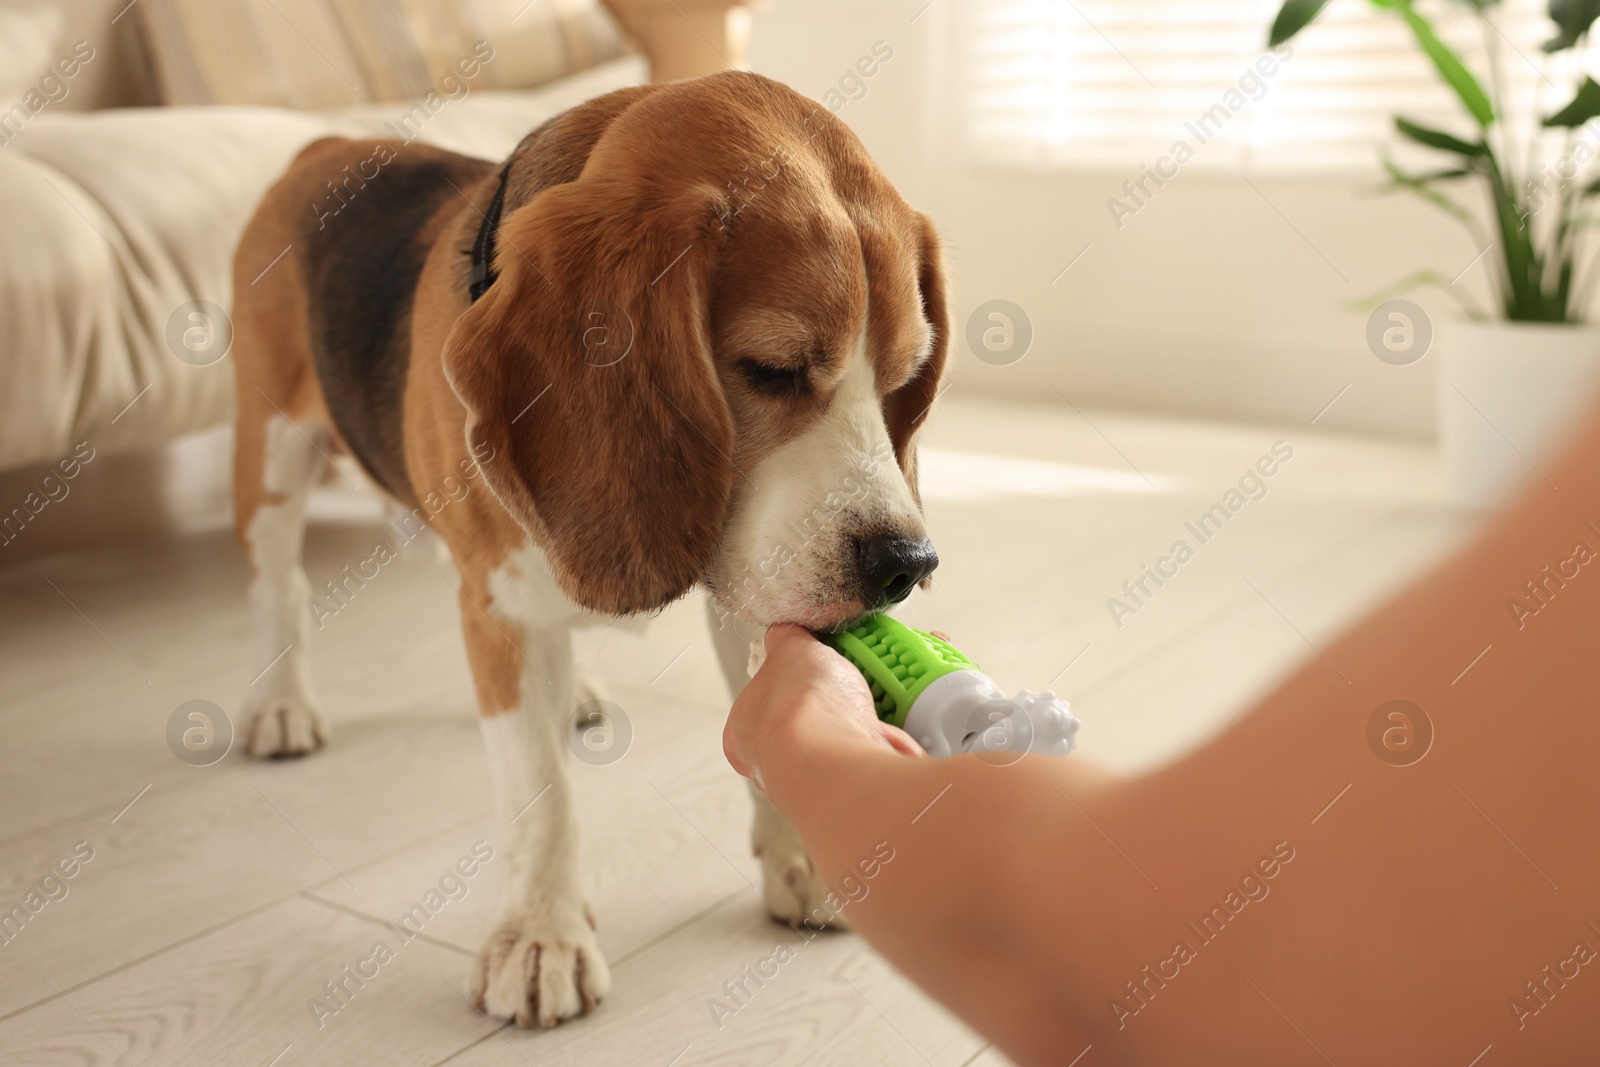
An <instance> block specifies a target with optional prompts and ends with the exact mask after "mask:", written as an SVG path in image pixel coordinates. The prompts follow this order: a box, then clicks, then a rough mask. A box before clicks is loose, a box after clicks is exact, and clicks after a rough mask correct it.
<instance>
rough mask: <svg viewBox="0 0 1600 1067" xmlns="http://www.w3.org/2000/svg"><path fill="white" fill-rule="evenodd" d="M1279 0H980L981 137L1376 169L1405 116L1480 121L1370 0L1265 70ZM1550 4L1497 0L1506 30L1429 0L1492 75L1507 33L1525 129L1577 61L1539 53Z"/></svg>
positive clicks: (1031, 162)
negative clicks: (1182, 148)
mask: <svg viewBox="0 0 1600 1067" xmlns="http://www.w3.org/2000/svg"><path fill="white" fill-rule="evenodd" d="M1278 6H1279V0H977V2H975V3H973V4H972V5H971V7H970V8H969V12H970V17H971V18H972V19H974V21H975V24H974V25H973V27H972V28H973V30H974V32H973V33H972V34H971V35H970V40H971V42H972V43H971V45H970V47H971V48H972V49H974V52H975V54H974V55H973V57H972V62H971V65H970V70H971V76H972V85H971V96H970V111H969V121H968V133H969V139H970V141H971V143H972V145H973V147H974V148H975V149H976V151H977V153H978V155H979V157H980V158H981V159H983V160H986V161H991V162H995V163H999V164H1004V165H1020V166H1029V167H1047V168H1049V167H1088V168H1093V167H1113V168H1118V169H1125V168H1128V167H1136V166H1138V165H1139V164H1141V163H1150V162H1152V161H1154V160H1156V159H1158V158H1159V157H1162V156H1165V155H1167V154H1168V153H1170V152H1172V150H1173V148H1174V145H1175V144H1176V142H1178V141H1179V140H1184V141H1186V142H1188V144H1189V145H1190V147H1191V148H1192V149H1193V150H1194V155H1193V160H1194V162H1193V164H1192V165H1193V166H1196V167H1206V168H1212V169H1223V170H1228V169H1240V168H1244V167H1249V168H1251V169H1274V170H1289V171H1320V170H1328V169H1342V170H1364V171H1373V170H1375V169H1376V167H1377V161H1378V157H1379V147H1380V146H1381V145H1384V144H1393V143H1394V140H1395V135H1394V133H1393V118H1392V117H1393V116H1394V115H1395V114H1401V115H1404V116H1406V117H1408V118H1411V119H1413V120H1415V121H1418V122H1422V123H1424V124H1425V125H1432V126H1437V127H1439V128H1441V129H1446V130H1451V131H1453V132H1456V133H1458V134H1462V135H1470V133H1471V128H1472V127H1471V120H1470V119H1469V118H1468V117H1467V116H1466V114H1465V112H1464V111H1463V110H1462V109H1461V107H1460V105H1459V104H1458V103H1457V102H1456V100H1455V98H1454V97H1453V96H1452V95H1451V93H1450V91H1449V90H1448V89H1447V88H1446V87H1445V86H1444V85H1443V84H1442V83H1441V82H1440V81H1439V78H1438V76H1437V74H1436V73H1435V72H1434V70H1433V68H1432V66H1431V65H1430V64H1429V62H1428V61H1427V59H1426V58H1425V57H1424V56H1423V55H1422V53H1421V52H1420V51H1419V50H1418V48H1417V46H1416V43H1415V41H1414V40H1413V38H1412V37H1411V33H1410V31H1409V30H1408V29H1407V28H1406V26H1405V25H1404V23H1402V22H1401V21H1400V19H1399V18H1398V17H1396V16H1395V15H1394V14H1393V13H1392V12H1384V11H1378V10H1376V9H1374V8H1373V7H1372V5H1371V4H1370V3H1368V2H1367V0H1333V2H1332V3H1331V4H1329V5H1328V7H1327V9H1325V10H1324V11H1323V12H1322V14H1321V16H1319V17H1318V19H1317V21H1316V22H1314V23H1313V24H1312V25H1311V26H1309V27H1307V28H1306V29H1305V30H1304V31H1302V32H1301V34H1300V35H1299V36H1298V37H1297V38H1296V39H1295V40H1294V41H1293V42H1292V43H1291V48H1292V52H1291V55H1290V57H1289V58H1288V59H1287V60H1284V61H1282V62H1281V63H1280V62H1277V61H1276V60H1268V61H1266V62H1263V63H1261V65H1260V66H1259V67H1258V66H1257V63H1258V61H1259V60H1260V59H1261V57H1262V56H1263V55H1265V54H1266V53H1265V49H1266V40H1267V30H1268V27H1269V26H1270V25H1271V23H1272V19H1273V17H1274V16H1275V15H1276V14H1277V10H1278ZM1545 6H1546V0H1502V2H1501V3H1500V4H1498V5H1496V7H1495V8H1494V14H1493V18H1494V21H1495V27H1494V28H1486V27H1484V26H1483V25H1482V24H1481V23H1480V21H1479V19H1478V17H1477V16H1476V15H1475V14H1473V12H1472V10H1471V8H1470V7H1469V5H1467V4H1465V3H1460V2H1451V3H1443V2H1435V3H1432V4H1430V3H1428V0H1421V2H1420V3H1419V7H1418V9H1419V10H1421V11H1423V12H1425V13H1426V14H1428V15H1429V17H1430V18H1432V19H1433V21H1434V24H1435V26H1436V27H1437V28H1438V30H1439V34H1440V36H1441V37H1442V38H1443V39H1444V40H1445V41H1447V42H1448V43H1449V44H1450V45H1451V46H1452V47H1453V48H1455V49H1456V50H1457V52H1458V54H1460V55H1461V56H1462V57H1463V59H1464V60H1465V62H1466V63H1467V65H1468V66H1469V67H1470V68H1471V69H1472V70H1473V72H1474V73H1476V74H1477V75H1478V76H1479V78H1480V80H1483V81H1485V82H1487V70H1488V64H1489V61H1490V60H1489V48H1488V45H1489V44H1493V45H1494V46H1495V47H1496V49H1497V50H1498V52H1499V63H1500V65H1501V69H1502V71H1503V73H1504V75H1505V77H1504V84H1505V86H1506V87H1507V93H1506V95H1507V99H1506V100H1505V101H1504V106H1503V107H1501V108H1500V110H1501V113H1502V114H1504V115H1509V116H1511V117H1512V118H1513V120H1514V122H1513V124H1512V131H1513V132H1514V133H1515V134H1516V135H1518V136H1519V137H1525V136H1526V134H1527V129H1528V126H1527V125H1526V123H1525V122H1524V121H1523V120H1522V116H1525V115H1527V116H1531V115H1534V114H1536V113H1543V114H1548V113H1550V112H1553V111H1555V110H1556V109H1557V108H1559V107H1561V106H1563V105H1564V104H1566V102H1567V101H1568V100H1569V99H1570V98H1571V95H1572V89H1573V85H1574V82H1573V80H1572V78H1573V72H1574V71H1575V70H1576V67H1575V60H1576V57H1575V56H1573V55H1571V54H1570V53H1569V54H1566V55H1561V56H1557V57H1554V58H1551V57H1547V56H1545V55H1544V53H1542V52H1541V51H1540V50H1539V45H1540V43H1541V42H1543V41H1544V40H1546V39H1547V38H1549V37H1550V36H1552V34H1553V29H1552V26H1551V23H1550V22H1549V19H1548V17H1547V16H1546V15H1545ZM1263 71H1271V73H1263ZM1485 89H1486V90H1487V89H1488V86H1487V84H1486V85H1485ZM1219 106H1220V107H1221V110H1218V108H1219ZM1208 114H1209V116H1210V119H1209V121H1204V119H1203V117H1204V116H1207V115H1208ZM1396 154H1397V155H1398V156H1399V158H1401V159H1402V160H1403V161H1408V162H1411V161H1416V160H1420V159H1424V158H1426V157H1425V156H1419V155H1415V154H1414V153H1412V152H1411V150H1410V149H1402V150H1400V151H1399V152H1397V153H1396ZM1438 162H1439V158H1438V157H1437V156H1433V157H1432V158H1431V159H1430V160H1429V163H1431V164H1437V163H1438Z"/></svg>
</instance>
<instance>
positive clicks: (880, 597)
mask: <svg viewBox="0 0 1600 1067" xmlns="http://www.w3.org/2000/svg"><path fill="white" fill-rule="evenodd" d="M856 562H857V564H858V565H859V567H860V570H861V598H862V599H863V600H865V601H866V602H867V607H869V608H874V609H876V608H886V607H888V606H889V605H890V604H898V603H900V601H902V600H904V599H905V598H906V597H908V596H910V595H911V590H912V589H913V588H915V587H916V584H917V583H918V582H920V581H922V579H924V578H926V577H927V576H928V575H930V574H932V573H933V569H934V568H935V567H937V566H938V565H939V554H938V553H937V552H935V551H934V550H933V542H932V541H930V540H928V539H927V538H926V537H870V538H863V539H859V540H857V541H856Z"/></svg>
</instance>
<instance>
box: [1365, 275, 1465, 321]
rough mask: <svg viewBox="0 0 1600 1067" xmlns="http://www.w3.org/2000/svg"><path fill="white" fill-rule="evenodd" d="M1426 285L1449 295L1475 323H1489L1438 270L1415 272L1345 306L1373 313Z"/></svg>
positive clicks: (1458, 288) (1461, 291)
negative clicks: (1391, 301) (1375, 309)
mask: <svg viewBox="0 0 1600 1067" xmlns="http://www.w3.org/2000/svg"><path fill="white" fill-rule="evenodd" d="M1424 285H1429V286H1433V287H1434V288H1437V289H1441V290H1443V291H1444V292H1446V293H1449V294H1450V295H1451V296H1452V297H1454V298H1455V300H1456V302H1457V303H1458V304H1460V305H1461V310H1463V311H1465V312H1466V313H1467V317H1468V318H1470V319H1472V320H1473V321H1474V322H1488V321H1489V316H1488V315H1486V314H1484V312H1483V309H1481V308H1480V307H1478V305H1477V304H1475V303H1474V302H1473V301H1472V300H1471V298H1469V297H1468V296H1467V294H1466V293H1465V292H1464V291H1463V290H1462V289H1461V288H1460V287H1459V286H1457V285H1456V284H1455V283H1454V282H1453V281H1451V280H1450V279H1449V278H1446V277H1445V276H1444V275H1443V274H1441V273H1439V272H1438V271H1436V270H1419V271H1415V272H1413V273H1411V274H1408V275H1406V276H1405V277H1404V278H1401V279H1400V280H1399V281H1397V282H1392V283H1390V284H1389V285H1386V286H1384V287H1383V288H1382V289H1379V290H1378V291H1377V292H1376V293H1373V294H1372V295H1371V296H1366V297H1362V298H1360V299H1358V300H1348V301H1346V302H1345V305H1344V306H1345V307H1346V308H1347V309H1348V310H1350V311H1371V310H1373V309H1374V308H1376V307H1379V306H1380V305H1382V304H1385V303H1387V302H1388V301H1390V300H1393V299H1394V298H1395V297H1397V296H1401V295H1403V294H1405V293H1409V292H1412V291H1413V290H1415V289H1418V288H1420V287H1421V286H1424Z"/></svg>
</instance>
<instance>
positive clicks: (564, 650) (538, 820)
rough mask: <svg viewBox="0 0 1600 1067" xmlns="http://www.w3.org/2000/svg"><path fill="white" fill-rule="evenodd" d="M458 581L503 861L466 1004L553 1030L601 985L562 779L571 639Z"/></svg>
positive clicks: (466, 580)
mask: <svg viewBox="0 0 1600 1067" xmlns="http://www.w3.org/2000/svg"><path fill="white" fill-rule="evenodd" d="M475 577H476V576H473V575H471V574H466V575H464V576H463V581H462V587H461V599H462V601H463V605H462V619H463V624H464V629H465V632H466V641H467V651H468V655H469V657H470V658H471V661H472V672H473V678H474V681H475V682H476V684H477V690H478V705H479V709H480V711H481V714H482V720H481V721H482V726H483V735H484V740H485V742H486V743H487V745H488V749H489V768H490V775H491V778H492V781H493V785H494V791H495V802H496V809H497V815H498V818H497V832H496V845H497V846H500V848H501V853H502V855H504V856H505V857H506V872H505V879H506V884H505V897H504V901H503V903H502V905H501V910H500V920H499V923H498V925H497V926H496V928H495V929H494V931H493V932H492V933H491V934H490V935H489V938H488V940H487V941H485V942H484V945H483V948H481V949H480V950H479V951H478V955H477V958H476V960H474V962H473V968H472V976H471V979H470V984H471V995H472V1001H473V1004H474V1006H475V1007H477V1008H478V1009H479V1010H480V1011H483V1012H485V1013H487V1014H488V1015H490V1016H493V1017H495V1018H502V1019H513V1020H515V1021H516V1023H517V1025H518V1026H525V1027H532V1026H554V1025H556V1024H557V1023H558V1022H561V1021H562V1020H563V1019H570V1018H572V1017H573V1016H575V1015H579V1014H582V1013H583V1012H586V1011H588V1010H590V1009H591V1008H593V1007H594V1006H595V1004H597V1003H598V1002H599V1001H600V999H601V998H602V997H604V996H605V995H606V993H607V992H608V991H609V989H610V987H611V976H610V972H609V971H608V969H607V967H606V961H605V958H604V957H603V956H602V955H601V954H600V949H599V946H598V945H597V944H596V943H595V938H594V930H593V927H594V921H593V917H592V914H591V913H590V910H589V907H588V904H587V903H586V902H585V900H584V895H583V890H582V888H581V887H580V885H579V880H578V825H577V819H576V816H575V813H574V811H573V798H572V790H571V788H570V785H569V784H568V782H567V777H566V770H565V757H566V755H567V744H566V731H567V730H568V728H569V726H568V722H569V719H570V718H571V713H572V709H573V701H574V681H573V662H572V640H571V636H570V634H569V633H568V631H567V629H566V627H565V625H562V624H552V625H539V624H538V622H537V621H536V620H531V619H527V618H523V619H518V618H517V617H515V616H516V615H517V614H519V613H517V612H508V611H507V610H506V609H505V607H504V606H497V605H496V603H495V598H494V597H493V596H492V595H491V594H490V592H489V589H488V588H487V583H485V582H482V581H479V580H475Z"/></svg>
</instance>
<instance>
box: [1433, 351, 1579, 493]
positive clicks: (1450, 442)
mask: <svg viewBox="0 0 1600 1067" xmlns="http://www.w3.org/2000/svg"><path fill="white" fill-rule="evenodd" d="M1439 347H1440V353H1439V355H1440V360H1439V379H1438V380H1439V447H1440V451H1441V453H1442V458H1443V461H1444V475H1445V486H1446V489H1447V490H1448V492H1449V495H1450V500H1451V502H1452V503H1454V504H1456V505H1458V506H1461V507H1467V508H1493V507H1498V506H1500V505H1502V504H1506V503H1509V502H1510V501H1511V499H1512V498H1513V497H1514V496H1515V495H1516V493H1517V492H1518V491H1519V490H1520V489H1522V488H1523V487H1524V486H1526V485H1527V484H1528V483H1529V481H1530V480H1534V479H1542V478H1544V477H1546V476H1548V474H1549V465H1550V461H1551V460H1552V459H1553V458H1554V456H1553V452H1554V450H1556V449H1557V448H1559V446H1560V445H1561V444H1562V442H1564V441H1565V440H1566V438H1567V437H1568V435H1570V434H1571V433H1572V432H1573V431H1574V430H1576V429H1577V425H1578V423H1579V421H1581V419H1582V418H1583V416H1584V415H1585V414H1586V413H1587V412H1588V411H1589V409H1590V408H1591V407H1592V406H1593V405H1594V403H1595V401H1596V399H1597V396H1596V388H1597V386H1600V326H1590V325H1584V326H1567V325H1549V324H1546V323H1530V322H1491V323H1476V322H1457V323H1450V324H1447V325H1446V328H1445V330H1444V331H1442V335H1441V337H1440V346H1439Z"/></svg>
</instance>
